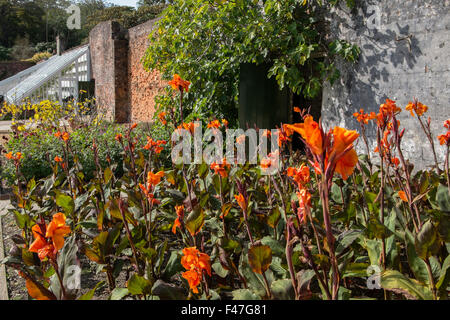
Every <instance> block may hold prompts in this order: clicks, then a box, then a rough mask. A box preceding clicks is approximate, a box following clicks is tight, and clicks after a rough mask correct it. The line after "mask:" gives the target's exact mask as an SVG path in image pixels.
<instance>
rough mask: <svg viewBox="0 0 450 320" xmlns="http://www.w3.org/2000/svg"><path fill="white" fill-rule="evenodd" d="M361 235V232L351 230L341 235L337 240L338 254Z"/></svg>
mask: <svg viewBox="0 0 450 320" xmlns="http://www.w3.org/2000/svg"><path fill="white" fill-rule="evenodd" d="M360 235H361V230H355V229H350V230H347V231H344V232H343V233H341V234H340V235H339V236H338V237H337V239H336V242H337V247H336V254H337V255H339V254H341V253H342V252H343V251H344V250H345V249H347V248H348V247H349V246H350V245H351V244H352V243H353V242H354V241H355V240H356V239H358V237H359V236H360Z"/></svg>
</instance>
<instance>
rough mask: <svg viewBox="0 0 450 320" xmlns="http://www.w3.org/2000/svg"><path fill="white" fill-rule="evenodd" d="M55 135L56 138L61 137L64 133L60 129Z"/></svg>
mask: <svg viewBox="0 0 450 320" xmlns="http://www.w3.org/2000/svg"><path fill="white" fill-rule="evenodd" d="M54 136H55V137H56V138H58V139H59V138H61V137H62V133H61V132H60V131H56V133H55V134H54Z"/></svg>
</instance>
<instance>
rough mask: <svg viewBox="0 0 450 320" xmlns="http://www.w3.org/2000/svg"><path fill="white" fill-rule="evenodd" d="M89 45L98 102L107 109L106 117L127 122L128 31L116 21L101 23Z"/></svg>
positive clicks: (92, 34)
mask: <svg viewBox="0 0 450 320" xmlns="http://www.w3.org/2000/svg"><path fill="white" fill-rule="evenodd" d="M89 46H90V52H91V65H92V77H93V78H94V80H95V97H96V99H97V104H98V105H99V107H100V108H102V109H104V110H105V116H106V118H108V119H110V120H114V121H116V122H127V121H128V114H129V106H128V39H127V30H125V29H123V28H122V27H121V26H120V24H119V23H117V22H114V21H107V22H102V23H100V24H98V25H97V26H96V27H95V28H94V29H92V31H91V33H90V34H89Z"/></svg>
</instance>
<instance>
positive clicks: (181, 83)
mask: <svg viewBox="0 0 450 320" xmlns="http://www.w3.org/2000/svg"><path fill="white" fill-rule="evenodd" d="M190 84H191V83H190V82H189V81H185V80H183V79H182V78H181V77H180V76H179V75H178V74H174V75H173V79H172V80H171V81H169V85H171V86H172V89H173V90H180V91H183V90H185V91H186V92H188V91H189V85H190Z"/></svg>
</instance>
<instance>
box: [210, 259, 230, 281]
mask: <svg viewBox="0 0 450 320" xmlns="http://www.w3.org/2000/svg"><path fill="white" fill-rule="evenodd" d="M211 267H212V269H213V270H214V273H215V274H217V275H218V276H219V277H221V278H225V277H226V276H227V275H228V273H229V272H230V271H229V270H227V269H225V268H224V267H222V264H221V263H220V262H215V263H213V264H212V266H211Z"/></svg>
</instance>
